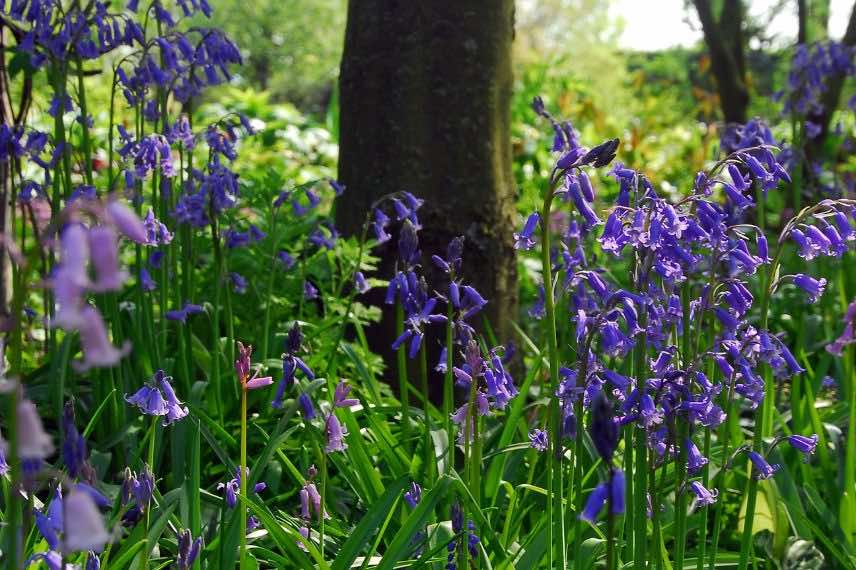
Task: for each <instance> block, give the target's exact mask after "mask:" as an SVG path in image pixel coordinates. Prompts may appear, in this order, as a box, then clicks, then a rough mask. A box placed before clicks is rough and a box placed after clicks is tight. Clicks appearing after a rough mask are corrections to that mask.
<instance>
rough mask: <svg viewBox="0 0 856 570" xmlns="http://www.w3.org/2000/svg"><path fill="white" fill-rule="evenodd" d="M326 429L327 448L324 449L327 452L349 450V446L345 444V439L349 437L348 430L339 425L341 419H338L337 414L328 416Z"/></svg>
mask: <svg viewBox="0 0 856 570" xmlns="http://www.w3.org/2000/svg"><path fill="white" fill-rule="evenodd" d="M326 428H327V447H325V448H324V449H325V451H326V452H327V453H332V452H334V451H345V450H346V449H347V448H348V444H347V443H345V440H344V438H345V436H346V435H348V430H347V429H346V428H345V426H343V425H342V424H341V423H339V418H337V417H336V414H333V413H331V414H330V415H328V416H327V421H326Z"/></svg>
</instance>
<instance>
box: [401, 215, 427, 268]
mask: <svg viewBox="0 0 856 570" xmlns="http://www.w3.org/2000/svg"><path fill="white" fill-rule="evenodd" d="M416 230H417V228H416V225H414V224H413V223H412V222H411V221H410V220H409V219H405V220H404V223H403V224H402V225H401V230H400V232H399V234H398V257H399V259H400V260H401V261H402V263H404V264H405V265H406V266H408V267H412V266H414V265H417V264H418V263H419V260H420V259H421V257H422V252H421V251H419V236H418V235H417V233H416Z"/></svg>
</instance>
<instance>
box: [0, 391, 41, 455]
mask: <svg viewBox="0 0 856 570" xmlns="http://www.w3.org/2000/svg"><path fill="white" fill-rule="evenodd" d="M17 413H18V425H17V430H16V433H17V439H18V457H19V458H20V459H21V460H24V461H27V460H43V459H47V458H48V457H50V456H51V455H52V454H53V452H54V445H53V438H51V436H50V435H48V433H47V432H46V431H45V428H44V426H43V425H42V420H41V418H40V417H39V413H38V411H37V410H36V405H35V404H34V403H33V402H31V401H30V400H21V401H20V402H18V412H17ZM0 447H3V446H2V445H0Z"/></svg>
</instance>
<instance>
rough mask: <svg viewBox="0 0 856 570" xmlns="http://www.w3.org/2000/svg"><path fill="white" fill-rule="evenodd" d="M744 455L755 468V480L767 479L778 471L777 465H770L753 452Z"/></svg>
mask: <svg viewBox="0 0 856 570" xmlns="http://www.w3.org/2000/svg"><path fill="white" fill-rule="evenodd" d="M746 454H747V455H748V456H749V459H750V460H751V461H752V464H753V465H754V466H755V471H756V474H755V477H756V478H757V479H769V478H770V477H772V476H773V475H774V474H775V473H776V471H778V469H779V466H778V465H770V464H769V463H767V460H766V459H764V457H763V456H761V455H760V454H759V453H757V452H755V451H747V452H746Z"/></svg>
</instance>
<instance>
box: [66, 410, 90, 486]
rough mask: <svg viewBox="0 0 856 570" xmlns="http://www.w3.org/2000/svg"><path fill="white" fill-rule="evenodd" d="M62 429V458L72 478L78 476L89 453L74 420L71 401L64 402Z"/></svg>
mask: <svg viewBox="0 0 856 570" xmlns="http://www.w3.org/2000/svg"><path fill="white" fill-rule="evenodd" d="M62 431H63V435H64V439H63V442H62V460H63V463H65V468H66V469H67V470H68V475H69V476H70V477H72V478H76V477H78V476H79V475H80V474H81V472H82V471H83V468H84V466H85V464H86V458H87V456H88V455H89V454H88V452H87V449H86V440H85V439H84V437H83V434H81V433H80V432H79V431H77V426H76V425H75V422H74V404H73V403H72V402H71V401H68V402H66V403H65V406H64V407H63V415H62Z"/></svg>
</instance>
